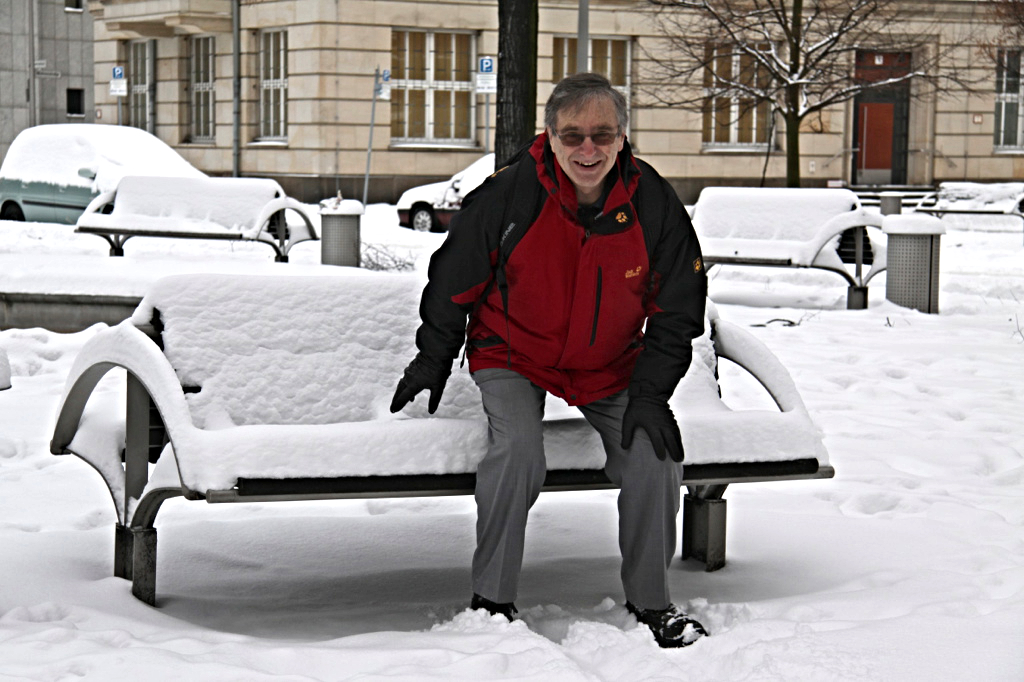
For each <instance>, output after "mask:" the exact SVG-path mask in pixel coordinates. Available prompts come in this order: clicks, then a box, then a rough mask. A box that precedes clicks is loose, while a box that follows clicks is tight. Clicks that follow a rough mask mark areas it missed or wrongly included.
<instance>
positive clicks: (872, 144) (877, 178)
mask: <svg viewBox="0 0 1024 682" xmlns="http://www.w3.org/2000/svg"><path fill="white" fill-rule="evenodd" d="M910 66H911V55H910V53H909V52H867V51H862V52H858V53H857V62H856V72H855V73H856V79H857V80H858V81H859V82H861V83H874V82H879V81H886V80H889V79H892V78H898V77H901V76H904V75H906V74H907V73H909V72H910ZM909 95H910V89H909V85H908V84H907V83H906V82H903V83H898V84H893V85H884V86H880V87H878V88H869V89H867V90H865V91H863V92H862V93H861V94H860V95H858V96H857V98H856V99H855V100H854V130H853V146H854V154H853V178H854V183H855V184H858V185H889V184H903V183H905V182H906V175H907V130H908V123H909Z"/></svg>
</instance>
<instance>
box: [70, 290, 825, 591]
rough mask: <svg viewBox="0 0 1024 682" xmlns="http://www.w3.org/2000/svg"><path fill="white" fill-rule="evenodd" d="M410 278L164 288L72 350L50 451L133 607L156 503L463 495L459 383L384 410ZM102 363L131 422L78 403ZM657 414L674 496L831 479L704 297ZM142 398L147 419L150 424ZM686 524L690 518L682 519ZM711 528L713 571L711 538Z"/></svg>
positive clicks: (466, 451) (774, 381)
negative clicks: (68, 458)
mask: <svg viewBox="0 0 1024 682" xmlns="http://www.w3.org/2000/svg"><path fill="white" fill-rule="evenodd" d="M422 284H423V283H422V280H421V278H420V276H418V275H382V274H374V273H360V274H359V275H350V276H339V277H232V276H225V275H201V276H196V275H189V276H180V277H171V278H166V279H163V280H160V281H159V282H157V283H156V285H154V287H153V288H152V289H151V291H150V292H149V293H148V294H147V295H146V297H145V298H144V300H143V301H142V303H141V304H140V306H139V308H138V309H137V310H136V312H135V315H134V316H133V317H132V319H131V320H129V321H126V322H124V323H122V324H120V325H117V326H115V327H112V328H110V329H107V330H104V331H102V332H100V333H98V334H96V335H95V336H94V337H93V338H92V339H91V340H90V341H89V343H87V344H86V346H85V347H84V348H83V349H82V351H81V353H80V354H79V355H78V357H77V358H76V360H75V363H74V366H73V367H72V370H71V372H70V375H69V377H68V381H67V385H66V388H65V394H64V397H63V399H62V403H61V407H60V411H59V417H58V420H57V425H56V427H55V430H54V437H53V440H52V442H51V450H52V451H53V452H54V453H55V454H65V453H73V454H76V455H78V456H79V457H81V458H82V459H84V460H86V461H88V462H89V463H90V464H91V465H92V466H93V467H94V468H95V469H96V470H97V471H98V472H99V473H100V474H101V475H102V476H103V478H104V480H105V481H106V483H107V485H108V487H109V489H110V491H111V495H112V497H113V498H114V502H115V506H116V508H117V511H118V519H119V532H118V556H119V557H120V558H119V560H118V564H117V568H116V569H115V570H116V571H117V572H118V574H119V575H123V576H125V577H127V576H128V575H131V576H133V582H134V590H133V591H134V592H135V594H136V596H139V597H140V598H142V599H144V600H146V601H149V602H150V603H152V602H153V600H154V599H155V558H154V557H155V546H156V545H155V532H153V523H154V521H155V517H156V514H157V511H158V510H159V507H160V504H161V503H162V502H163V501H164V500H165V499H167V498H169V497H173V496H178V495H183V496H185V497H186V498H188V499H205V500H207V501H208V502H241V501H268V500H270V501H273V500H284V499H311V498H312V499H322V498H328V497H347V496H369V495H377V496H391V495H409V494H418V495H424V494H438V493H442V492H452V491H457V492H467V493H468V492H471V491H472V487H473V485H472V483H473V474H474V472H475V470H476V465H477V463H478V462H479V460H480V459H481V458H482V456H483V454H484V450H485V443H486V437H487V426H486V420H485V418H484V415H483V412H482V408H481V406H480V397H479V392H478V390H477V388H476V386H475V385H474V384H473V382H472V379H471V378H470V377H469V376H468V373H467V372H464V371H456V372H455V373H454V374H453V375H452V377H451V380H450V382H449V385H448V387H447V388H446V390H445V394H444V399H443V401H442V403H441V407H440V409H439V410H438V411H437V413H436V414H435V415H429V414H427V411H426V405H425V403H426V401H424V400H418V401H416V402H414V403H413V404H412V405H411V406H410V407H409V408H408V409H406V410H405V411H403V412H402V413H400V414H391V412H390V410H389V404H390V400H391V396H392V393H393V391H394V385H395V383H396V381H397V379H398V378H399V377H400V375H401V372H402V370H403V369H404V367H405V365H406V364H407V363H408V361H409V360H410V359H411V358H412V357H413V355H414V354H415V346H414V338H415V333H414V332H415V328H416V326H417V325H418V323H419V318H418V314H417V309H418V302H419V294H420V291H421V289H422ZM147 328H148V329H150V330H151V332H152V337H153V338H151V337H150V336H147V334H146V333H145V332H144V331H142V330H143V329H147ZM154 339H155V340H156V341H157V343H154ZM158 344H159V345H158ZM719 357H726V358H730V359H732V360H733V361H735V362H736V363H737V364H739V365H740V366H742V367H744V368H745V369H747V370H749V371H750V372H751V373H752V374H753V375H754V376H755V378H757V379H758V380H759V381H760V382H761V384H762V385H763V386H764V387H765V389H766V390H767V391H768V392H769V394H770V395H771V397H772V398H773V399H774V401H775V403H776V405H777V406H778V407H779V410H778V411H776V410H739V411H733V410H731V409H730V408H729V406H728V405H726V404H725V403H724V402H723V401H722V399H721V397H720V392H719V386H718V382H717V364H718V359H719ZM115 367H122V368H125V369H126V370H127V371H128V373H129V382H128V389H129V393H128V399H127V410H126V412H127V414H128V415H129V417H128V418H126V417H125V415H123V414H117V413H116V412H115V411H114V410H112V409H111V408H110V407H109V406H107V405H103V404H100V403H99V402H97V401H95V400H91V399H90V396H91V394H92V389H93V387H95V385H96V383H97V382H98V381H99V379H100V378H101V377H102V376H103V375H104V374H106V373H107V372H108V371H109V370H110V369H112V368H115ZM672 403H673V407H674V410H675V413H676V414H677V415H679V416H680V427H681V430H682V433H683V439H684V444H685V448H686V464H687V466H686V467H685V473H684V484H686V485H688V486H707V487H708V488H717V487H720V486H721V485H723V484H727V483H729V482H733V481H737V482H738V481H744V480H766V479H767V480H772V479H782V478H816V477H818V478H820V477H828V476H831V475H832V469H831V467H830V466H829V465H828V455H827V453H826V451H825V448H824V446H823V444H822V440H821V435H820V433H819V432H818V430H817V429H816V428H815V427H814V425H813V424H812V423H811V420H810V418H809V416H808V414H807V410H806V408H805V407H804V404H803V402H802V400H801V399H800V396H799V394H798V393H797V390H796V387H795V385H794V384H793V381H792V379H791V378H790V377H789V374H788V373H787V372H786V370H785V369H784V368H783V367H782V365H781V364H780V363H779V361H778V360H777V359H776V358H775V357H774V356H773V355H772V354H771V353H770V352H769V351H768V349H767V348H765V347H764V346H763V344H761V343H760V342H758V341H756V340H755V339H754V337H752V336H751V335H750V334H749V333H747V332H745V331H744V330H742V329H740V328H738V327H735V326H734V325H730V324H729V323H728V322H725V321H723V320H721V319H720V318H719V317H718V314H717V311H716V310H715V308H714V306H713V305H712V304H710V302H709V309H708V325H707V331H706V333H705V334H704V335H703V336H702V337H700V338H699V339H697V340H695V342H694V359H693V362H692V364H691V366H690V369H689V371H688V372H687V375H686V377H685V378H684V380H683V381H682V382H681V383H680V386H679V389H678V390H677V391H676V394H675V396H674V397H673V399H672ZM150 404H152V405H153V406H155V408H156V414H158V415H159V419H155V420H152V421H151V415H153V414H154V412H153V411H152V410H150V409H149V408H150ZM130 415H139V417H138V418H137V419H131V417H130ZM545 418H546V427H545V429H546V430H545V445H546V451H547V461H548V468H549V481H552V480H554V479H552V478H551V476H554V477H556V478H557V480H558V482H559V484H560V485H561V486H567V487H573V486H575V487H580V486H587V487H594V486H598V487H607V486H608V485H610V484H609V483H608V482H607V479H606V478H605V477H604V473H603V466H604V453H603V449H602V447H601V444H600V440H599V437H598V435H597V433H596V432H595V431H594V429H592V428H590V427H589V425H587V424H586V422H585V420H583V418H582V416H581V415H580V414H579V412H578V411H577V410H575V408H569V407H568V406H566V405H565V404H564V403H559V402H558V401H555V400H553V399H551V400H549V403H548V407H547V410H546V416H545ZM161 432H163V433H164V434H165V435H166V439H165V442H166V445H165V446H163V447H162V449H161V447H159V446H157V447H155V448H154V447H153V446H152V445H151V444H152V443H153V442H154V441H153V434H154V433H156V434H160V433H161ZM122 451H124V452H125V458H124V462H125V463H124V464H122V456H121V453H122ZM152 459H156V463H155V465H153V466H150V465H149V462H150V461H151V460H152ZM712 483H713V484H715V485H710V484H712ZM716 494H717V495H718V496H719V497H720V491H719V492H718V493H716ZM698 496H699V493H698ZM715 501H716V502H722V501H721V500H719V499H717V498H716V500H715ZM722 503H723V504H724V502H722ZM701 522H702V521H701V517H700V514H697V515H696V518H689V517H688V519H687V521H686V523H701ZM129 531H130V532H129ZM703 534H704V536H705V537H706V536H708V532H707V530H706V529H704V531H703ZM721 534H722V537H721V542H722V547H723V550H722V551H723V554H722V557H721V561H722V562H724V527H723V528H722V530H721ZM693 535H695V536H699V535H701V534H700V533H694V534H693ZM711 535H714V534H713V533H712V534H711ZM714 541H715V539H714V538H712V539H711V540H710V541H709V542H714ZM133 544H134V559H131V558H129V557H130V556H131V555H132V551H131V550H130V546H131V545H133ZM702 551H703V550H702V549H701V548H697V550H696V551H695V552H694V554H695V556H698V557H702V556H703V555H702V554H701V552H702ZM712 553H713V552H711V550H707V556H709V557H710V555H711V554H712ZM710 567H714V566H712V562H711V561H710V559H709V568H710Z"/></svg>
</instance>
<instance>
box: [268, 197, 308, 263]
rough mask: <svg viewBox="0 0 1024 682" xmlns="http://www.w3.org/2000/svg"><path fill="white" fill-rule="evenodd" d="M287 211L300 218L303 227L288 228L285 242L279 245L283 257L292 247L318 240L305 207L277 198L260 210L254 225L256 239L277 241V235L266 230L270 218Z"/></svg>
mask: <svg viewBox="0 0 1024 682" xmlns="http://www.w3.org/2000/svg"><path fill="white" fill-rule="evenodd" d="M287 210H291V211H294V212H295V213H297V214H298V215H299V217H300V218H302V222H303V225H289V226H288V239H287V242H286V243H282V244H281V250H282V251H283V252H284V254H285V255H287V254H288V252H289V251H291V249H292V247H293V246H295V245H296V244H298V243H300V242H304V241H309V240H311V239H313V240H316V239H319V237H317V234H316V229H315V228H314V227H313V221H312V220H310V217H309V215H308V214H307V213H306V207H305V205H304V204H302V203H300V202H298V201H296V200H295V199H292V198H291V197H279V198H277V199H273V200H271V201H268V202H267V204H266V205H265V206H264V207H263V208H262V209H261V210H260V214H259V217H257V218H256V225H257V226H258V227H259V233H258V234H257V235H256V239H258V240H260V241H269V242H275V241H279V239H278V237H277V235H275V234H273V233H272V232H271V231H270V230H268V228H269V227H270V221H271V218H273V216H274V214H275V213H278V212H282V213H284V212H285V211H287Z"/></svg>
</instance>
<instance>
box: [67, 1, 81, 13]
mask: <svg viewBox="0 0 1024 682" xmlns="http://www.w3.org/2000/svg"><path fill="white" fill-rule="evenodd" d="M64 9H65V10H74V11H78V12H81V11H82V0H64Z"/></svg>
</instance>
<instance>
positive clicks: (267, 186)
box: [75, 175, 317, 262]
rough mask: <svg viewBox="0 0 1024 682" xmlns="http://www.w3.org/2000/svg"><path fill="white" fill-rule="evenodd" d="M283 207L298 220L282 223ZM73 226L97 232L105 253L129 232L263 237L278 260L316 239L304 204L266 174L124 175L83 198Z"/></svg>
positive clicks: (117, 251)
mask: <svg viewBox="0 0 1024 682" xmlns="http://www.w3.org/2000/svg"><path fill="white" fill-rule="evenodd" d="M287 210H291V211H293V212H294V213H296V214H297V215H298V216H299V218H301V221H293V222H292V224H288V222H287V220H286V211H287ZM75 231H76V232H82V233H86V234H95V235H99V236H100V237H103V238H104V239H105V240H107V243H109V244H110V255H111V256H123V255H124V243H125V242H126V241H127V240H128V239H130V238H131V237H173V238H176V239H225V240H232V241H239V240H241V241H258V242H263V243H264V244H267V245H268V246H270V247H271V248H273V249H274V254H275V257H274V260H276V261H278V262H287V261H288V252H289V251H291V248H292V247H293V246H295V245H296V244H298V243H299V242H303V241H306V240H309V239H317V234H316V230H315V229H314V227H313V223H312V221H311V220H310V217H309V215H308V214H307V212H306V207H305V206H304V205H303V204H301V203H299V202H298V201H296V200H295V199H292V198H291V197H289V196H287V195H286V194H285V192H284V190H283V189H281V186H280V185H279V184H277V182H276V181H274V180H270V179H267V178H181V177H142V176H131V175H130V176H126V177H124V178H122V179H121V181H120V182H119V183H118V185H117V188H116V189H114V190H112V191H109V192H103V193H101V194H100V195H98V196H97V197H96V198H95V199H93V200H92V202H90V203H89V205H88V206H87V207H86V209H85V212H83V213H82V215H81V216H80V217H79V218H78V222H77V224H76V228H75Z"/></svg>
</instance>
